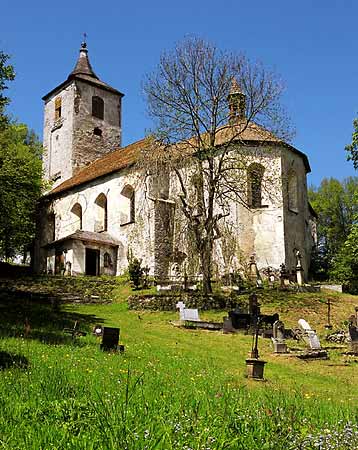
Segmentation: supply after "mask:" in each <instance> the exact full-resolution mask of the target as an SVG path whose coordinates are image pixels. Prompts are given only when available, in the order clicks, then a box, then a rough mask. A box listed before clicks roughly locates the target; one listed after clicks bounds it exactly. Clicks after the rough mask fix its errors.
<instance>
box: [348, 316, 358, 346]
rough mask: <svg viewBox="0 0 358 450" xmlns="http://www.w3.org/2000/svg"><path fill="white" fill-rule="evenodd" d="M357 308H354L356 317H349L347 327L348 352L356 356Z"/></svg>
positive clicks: (357, 336) (357, 337) (357, 340)
mask: <svg viewBox="0 0 358 450" xmlns="http://www.w3.org/2000/svg"><path fill="white" fill-rule="evenodd" d="M357 312H358V308H356V316H351V318H350V320H349V325H348V331H349V337H350V351H351V352H352V353H354V354H358V318H357Z"/></svg>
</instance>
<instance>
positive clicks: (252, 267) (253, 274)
mask: <svg viewBox="0 0 358 450" xmlns="http://www.w3.org/2000/svg"><path fill="white" fill-rule="evenodd" d="M249 278H250V280H251V282H252V283H253V284H256V282H257V279H258V270H257V264H256V261H255V255H251V256H250V261H249Z"/></svg>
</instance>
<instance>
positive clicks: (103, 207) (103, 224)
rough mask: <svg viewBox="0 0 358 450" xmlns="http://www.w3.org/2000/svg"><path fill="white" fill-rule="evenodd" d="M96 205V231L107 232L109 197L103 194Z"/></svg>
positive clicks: (97, 199)
mask: <svg viewBox="0 0 358 450" xmlns="http://www.w3.org/2000/svg"><path fill="white" fill-rule="evenodd" d="M94 203H95V208H96V214H95V224H94V231H96V232H100V231H107V228H108V217H107V197H106V196H105V195H104V194H103V193H102V194H99V196H98V197H97V198H96V201H95V202H94Z"/></svg>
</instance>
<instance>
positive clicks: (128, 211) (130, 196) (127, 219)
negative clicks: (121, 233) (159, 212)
mask: <svg viewBox="0 0 358 450" xmlns="http://www.w3.org/2000/svg"><path fill="white" fill-rule="evenodd" d="M121 195H122V201H121V225H125V224H127V223H132V222H135V192H134V189H133V187H132V186H130V185H129V184H127V185H126V186H125V187H124V188H123V189H122V192H121Z"/></svg>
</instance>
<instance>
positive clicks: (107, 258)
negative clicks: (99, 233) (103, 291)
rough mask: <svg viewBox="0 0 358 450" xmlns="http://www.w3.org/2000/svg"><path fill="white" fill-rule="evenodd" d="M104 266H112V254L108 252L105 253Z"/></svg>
mask: <svg viewBox="0 0 358 450" xmlns="http://www.w3.org/2000/svg"><path fill="white" fill-rule="evenodd" d="M103 266H104V267H112V258H111V255H110V254H109V253H107V252H106V253H105V254H104V255H103Z"/></svg>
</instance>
